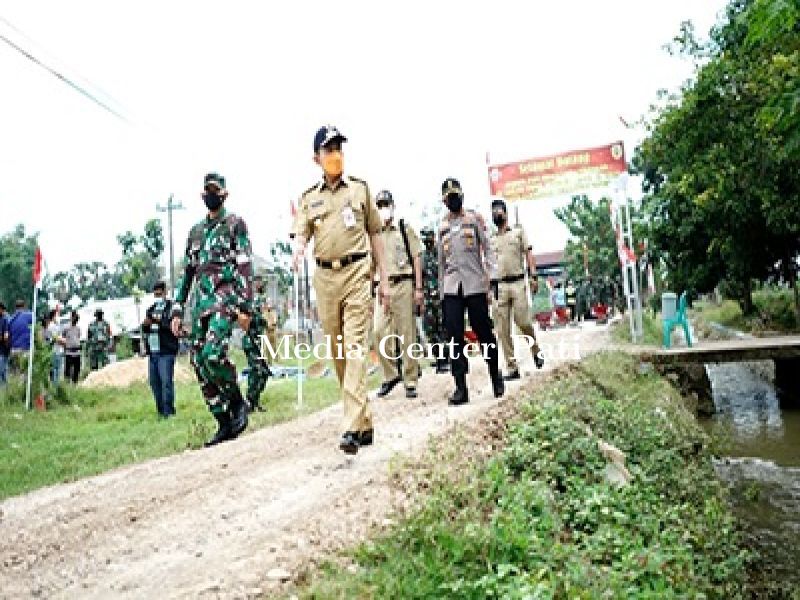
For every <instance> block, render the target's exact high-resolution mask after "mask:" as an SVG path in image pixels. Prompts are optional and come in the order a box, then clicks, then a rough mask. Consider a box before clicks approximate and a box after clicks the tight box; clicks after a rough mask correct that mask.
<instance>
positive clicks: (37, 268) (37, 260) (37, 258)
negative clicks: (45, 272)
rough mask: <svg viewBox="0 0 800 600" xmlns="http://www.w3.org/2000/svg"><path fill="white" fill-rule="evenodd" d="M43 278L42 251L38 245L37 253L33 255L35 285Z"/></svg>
mask: <svg viewBox="0 0 800 600" xmlns="http://www.w3.org/2000/svg"><path fill="white" fill-rule="evenodd" d="M41 279H42V251H41V250H40V249H39V246H36V254H34V256H33V285H38V284H39V281H41Z"/></svg>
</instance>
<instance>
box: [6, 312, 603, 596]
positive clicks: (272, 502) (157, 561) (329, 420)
mask: <svg viewBox="0 0 800 600" xmlns="http://www.w3.org/2000/svg"><path fill="white" fill-rule="evenodd" d="M540 341H541V342H542V343H543V344H544V345H546V348H547V349H550V350H551V354H552V352H553V351H554V352H556V353H558V352H559V350H560V349H566V350H567V351H568V352H569V353H571V354H574V348H575V346H574V345H575V344H577V348H579V351H580V353H581V354H582V355H586V354H588V353H590V352H592V351H594V350H596V349H597V348H599V347H603V346H606V345H607V344H609V338H608V333H607V329H606V327H598V326H595V325H594V324H589V325H587V326H585V327H584V328H582V329H579V330H578V329H575V330H573V329H570V330H561V331H548V332H546V333H544V334H541V336H540ZM562 342H567V345H566V346H563V347H561V348H560V347H559V345H560V344H561V343H562ZM518 355H519V356H524V353H523V348H520V350H519V352H518ZM556 358H557V357H556ZM556 363H557V361H555V360H549V361H548V365H547V366H546V368H545V370H544V371H545V372H546V371H547V370H549V369H550V368H552V367H553V366H554V364H556ZM522 370H523V373H527V374H528V375H529V376H530V377H540V376H541V374H540V372H537V371H536V370H535V369H534V368H533V365H532V361H531V360H530V359H527V360H525V361H523V362H522ZM469 380H470V389H471V402H470V404H469V405H466V406H463V407H456V408H450V407H448V406H447V403H446V397H447V394H448V393H449V392H450V390H451V387H452V380H451V378H450V377H449V376H442V375H439V376H436V375H433V374H426V375H424V376H423V378H422V379H421V380H420V383H419V392H420V394H419V396H420V397H419V398H418V399H416V400H413V401H412V400H406V398H405V396H404V394H403V391H402V386H398V387H397V388H396V389H395V391H394V392H393V393H392V394H391V395H390V396H389V397H388V398H386V399H381V400H374V401H373V402H372V407H373V412H374V414H375V428H376V443H375V445H374V446H372V447H370V448H366V449H363V450H362V451H361V452H359V453H358V455H357V456H355V457H353V458H348V457H345V456H344V455H343V454H342V453H341V452H340V451H339V450H338V449H337V447H336V442H337V439H338V435H339V433H340V432H339V431H338V428H337V425H338V421H339V416H340V408H339V406H334V407H331V408H330V409H327V410H324V411H322V412H319V413H317V414H314V415H311V416H308V417H305V418H302V419H298V420H296V421H292V422H290V423H286V424H284V425H280V426H276V427H272V428H268V429H263V430H260V431H257V432H254V433H252V434H249V435H245V436H243V437H242V438H240V439H238V440H236V441H234V442H230V443H227V444H222V445H220V446H218V447H215V448H211V449H206V450H199V451H187V452H184V453H182V454H179V455H176V456H171V457H167V458H163V459H158V460H153V461H149V462H146V463H142V464H138V465H134V466H130V467H125V468H121V469H118V470H116V471H113V472H111V473H107V474H104V475H100V476H97V477H92V478H89V479H85V480H82V481H79V482H75V483H70V484H63V485H58V486H54V487H50V488H46V489H42V490H38V491H35V492H32V493H30V494H27V495H24V496H19V497H16V498H10V499H8V500H6V501H4V502H3V503H2V504H0V511H1V512H0V567H2V568H0V597H2V598H21V597H46V598H53V597H66V598H74V597H81V598H108V597H130V598H152V597H159V598H197V597H208V598H214V597H221V598H245V597H254V596H259V595H263V594H265V593H269V592H270V591H272V590H275V589H276V588H275V586H277V585H279V581H278V579H279V578H277V575H278V574H277V573H275V572H274V570H275V569H283V570H286V571H287V572H288V573H289V574H294V573H296V572H297V569H298V568H299V566H300V565H302V564H304V562H305V561H307V560H309V559H310V558H313V557H318V556H321V555H323V554H325V553H327V552H330V551H332V550H334V549H337V548H341V547H344V546H350V545H352V544H354V543H356V542H357V541H359V540H360V539H362V538H363V537H364V536H365V535H366V534H367V532H368V531H369V529H370V527H371V526H373V525H376V524H380V523H381V522H382V521H383V520H384V519H385V518H386V515H387V513H388V511H389V508H390V497H389V495H390V494H389V486H388V483H387V482H388V473H389V464H390V461H391V460H392V458H393V457H395V456H396V455H398V454H401V455H403V454H405V455H413V454H417V453H420V452H423V451H424V449H425V447H426V443H427V440H428V438H429V436H431V435H433V436H437V435H442V434H446V432H447V431H448V430H450V429H452V427H453V426H454V425H455V424H457V423H459V422H465V421H470V420H474V419H475V418H476V417H477V416H478V415H480V414H481V413H484V412H485V411H487V410H488V409H490V408H491V407H493V406H496V405H497V401H496V400H495V399H494V398H493V397H492V396H491V392H490V388H489V382H488V376H487V374H486V368H485V366H484V365H483V364H479V363H476V362H474V361H473V367H472V368H471V373H470V376H469ZM518 389H519V383H517V382H514V384H512V385H509V386H508V393H507V396H511V397H512V398H513V397H514V395H515V394H516V393H517V391H518ZM267 396H268V393H267ZM271 571H272V574H271V575H272V576H270V572H271Z"/></svg>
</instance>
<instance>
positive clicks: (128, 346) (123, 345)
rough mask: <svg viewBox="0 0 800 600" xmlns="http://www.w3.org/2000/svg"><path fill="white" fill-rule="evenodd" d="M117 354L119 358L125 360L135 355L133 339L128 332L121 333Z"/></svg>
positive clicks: (117, 344)
mask: <svg viewBox="0 0 800 600" xmlns="http://www.w3.org/2000/svg"><path fill="white" fill-rule="evenodd" d="M115 354H116V355H117V360H125V359H126V358H131V357H132V356H133V340H132V339H131V336H129V335H128V334H127V333H123V334H121V335H120V336H119V338H118V339H117V342H116V349H115Z"/></svg>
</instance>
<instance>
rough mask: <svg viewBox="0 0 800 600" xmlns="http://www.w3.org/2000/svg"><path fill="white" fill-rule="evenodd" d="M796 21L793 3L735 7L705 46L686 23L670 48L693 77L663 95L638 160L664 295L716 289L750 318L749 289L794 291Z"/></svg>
mask: <svg viewBox="0 0 800 600" xmlns="http://www.w3.org/2000/svg"><path fill="white" fill-rule="evenodd" d="M799 18H800V3H798V2H796V1H787V0H731V1H730V2H729V4H728V7H727V9H726V12H725V15H724V17H723V18H722V20H721V21H720V22H719V23H718V24H717V25H716V26H715V27H714V28H713V29H712V30H711V32H710V37H709V39H708V40H707V41H702V40H699V39H698V38H697V37H696V36H695V32H694V29H693V27H692V25H691V23H684V25H683V27H682V29H681V32H680V34H679V35H678V36H677V37H676V38H675V40H674V44H673V52H674V53H675V54H680V55H682V56H683V57H684V58H689V59H690V60H692V61H693V63H694V65H695V69H696V70H695V75H694V77H693V78H692V80H690V81H689V82H687V83H686V84H685V85H684V86H683V87H682V89H681V90H680V92H679V93H675V94H668V93H667V92H663V93H661V94H660V96H659V102H658V104H659V106H655V107H653V110H652V112H651V114H650V115H649V116H648V118H647V119H646V120H645V121H646V122H645V123H644V124H645V126H646V127H647V131H648V137H647V138H646V139H645V140H644V142H643V143H642V144H641V146H640V147H638V148H637V149H636V152H635V156H634V159H633V169H634V171H635V172H636V173H638V174H640V175H642V176H643V178H644V181H643V189H644V192H645V196H644V213H645V216H646V222H647V223H646V224H647V228H648V231H647V234H646V237H647V239H648V240H649V242H650V248H651V250H652V257H653V259H654V260H655V262H656V264H663V265H664V266H665V267H666V273H667V278H668V288H669V289H673V290H683V289H689V290H691V291H693V292H695V293H704V292H710V291H711V290H712V289H714V288H715V287H716V286H717V285H719V286H720V288H721V289H723V293H724V294H725V295H726V296H728V297H731V298H734V299H736V300H737V301H738V302H739V304H740V306H741V308H742V312H743V313H744V314H745V315H748V316H749V315H751V314H752V313H753V310H754V304H753V298H752V289H753V283H754V282H763V281H767V280H768V279H773V280H781V281H783V282H786V283H787V284H788V285H789V286H790V287H792V288H793V289H794V288H796V285H797V276H798V264H800V263H798V260H797V259H798V255H800V202H798V201H797V197H798V194H799V193H800V152H798V148H800V27H798V23H800V21H799V20H798V19H799ZM794 299H795V311H796V313H797V315H798V317H797V318H798V319H800V294H798V293H795V296H794Z"/></svg>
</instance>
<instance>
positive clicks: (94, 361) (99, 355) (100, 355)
mask: <svg viewBox="0 0 800 600" xmlns="http://www.w3.org/2000/svg"><path fill="white" fill-rule="evenodd" d="M107 364H108V352H106V351H105V350H96V349H94V348H89V367H90V368H91V369H92V371H96V370H97V369H102V368H103V367H105V366H106V365H107Z"/></svg>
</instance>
